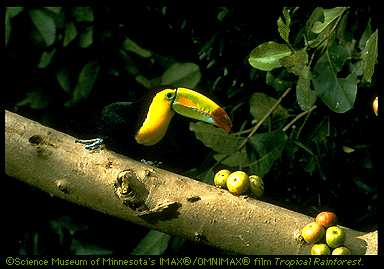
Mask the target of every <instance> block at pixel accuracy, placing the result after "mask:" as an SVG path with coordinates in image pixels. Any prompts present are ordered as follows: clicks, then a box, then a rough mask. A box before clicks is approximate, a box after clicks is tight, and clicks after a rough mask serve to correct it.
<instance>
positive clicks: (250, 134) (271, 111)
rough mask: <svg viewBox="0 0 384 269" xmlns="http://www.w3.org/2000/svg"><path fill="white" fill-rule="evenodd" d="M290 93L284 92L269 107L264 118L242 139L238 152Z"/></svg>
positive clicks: (288, 90) (287, 90) (289, 89)
mask: <svg viewBox="0 0 384 269" xmlns="http://www.w3.org/2000/svg"><path fill="white" fill-rule="evenodd" d="M290 91H291V88H288V89H286V90H285V92H284V93H283V94H282V95H281V96H280V98H279V99H278V100H277V101H276V103H275V104H274V105H273V106H272V107H271V109H270V110H269V111H268V112H267V113H266V114H265V115H264V117H263V118H262V119H261V120H260V121H259V122H258V123H257V124H256V125H255V127H253V130H252V131H251V132H250V133H249V135H248V136H247V137H246V138H245V139H244V141H243V143H241V144H240V146H239V148H238V150H240V149H242V148H243V147H244V146H245V145H246V144H247V142H248V140H249V138H250V137H251V136H253V135H254V134H255V133H256V131H257V130H258V129H259V128H260V126H261V125H262V124H263V123H264V121H265V120H266V119H267V118H268V117H269V116H270V115H271V114H272V113H273V111H275V109H276V108H277V106H278V105H279V104H280V103H281V101H282V100H283V99H284V97H285V96H287V94H288V93H289V92H290Z"/></svg>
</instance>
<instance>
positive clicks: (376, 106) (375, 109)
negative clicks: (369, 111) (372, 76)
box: [372, 96, 379, 116]
mask: <svg viewBox="0 0 384 269" xmlns="http://www.w3.org/2000/svg"><path fill="white" fill-rule="evenodd" d="M372 108H373V112H375V115H376V116H379V97H377V96H376V98H375V100H373V103H372Z"/></svg>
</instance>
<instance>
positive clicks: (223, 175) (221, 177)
mask: <svg viewBox="0 0 384 269" xmlns="http://www.w3.org/2000/svg"><path fill="white" fill-rule="evenodd" d="M230 174H231V171H229V170H226V169H223V170H220V171H219V172H217V173H216V175H215V178H214V179H213V182H214V183H215V186H217V187H219V188H226V186H227V178H228V176H229V175H230Z"/></svg>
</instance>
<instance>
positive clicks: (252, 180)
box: [249, 175, 264, 198]
mask: <svg viewBox="0 0 384 269" xmlns="http://www.w3.org/2000/svg"><path fill="white" fill-rule="evenodd" d="M249 187H250V188H251V192H252V193H253V195H254V196H255V197H256V198H260V197H261V196H262V195H263V193H264V182H263V179H262V178H261V177H259V176H256V175H252V176H249Z"/></svg>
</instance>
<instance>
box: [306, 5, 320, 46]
mask: <svg viewBox="0 0 384 269" xmlns="http://www.w3.org/2000/svg"><path fill="white" fill-rule="evenodd" d="M323 19H324V13H323V8H322V7H317V8H315V9H314V10H313V11H312V13H311V16H309V18H308V20H307V22H306V23H305V35H306V37H307V39H308V40H312V39H313V38H314V37H316V34H314V33H313V32H312V31H311V30H312V28H313V25H314V24H315V23H316V22H318V21H320V20H323Z"/></svg>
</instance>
